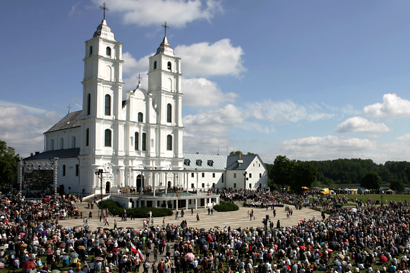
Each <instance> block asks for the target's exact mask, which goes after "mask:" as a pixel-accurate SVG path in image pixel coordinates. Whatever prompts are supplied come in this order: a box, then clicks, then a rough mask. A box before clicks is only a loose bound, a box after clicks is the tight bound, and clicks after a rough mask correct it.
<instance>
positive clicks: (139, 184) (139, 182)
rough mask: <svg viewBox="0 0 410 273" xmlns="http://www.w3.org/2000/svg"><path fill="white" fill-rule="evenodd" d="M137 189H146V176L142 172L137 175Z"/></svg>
mask: <svg viewBox="0 0 410 273" xmlns="http://www.w3.org/2000/svg"><path fill="white" fill-rule="evenodd" d="M137 190H138V191H141V190H144V176H142V175H140V174H139V175H138V176H137Z"/></svg>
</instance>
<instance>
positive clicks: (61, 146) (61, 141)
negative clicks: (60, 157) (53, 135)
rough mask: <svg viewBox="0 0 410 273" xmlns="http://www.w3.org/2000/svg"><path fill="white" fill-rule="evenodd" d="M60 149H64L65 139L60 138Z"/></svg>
mask: <svg viewBox="0 0 410 273" xmlns="http://www.w3.org/2000/svg"><path fill="white" fill-rule="evenodd" d="M60 149H64V138H60Z"/></svg>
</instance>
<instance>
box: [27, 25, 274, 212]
mask: <svg viewBox="0 0 410 273" xmlns="http://www.w3.org/2000/svg"><path fill="white" fill-rule="evenodd" d="M83 61H84V79H83V81H82V84H83V110H82V111H77V112H73V113H68V115H67V116H65V117H64V118H63V119H62V120H60V121H59V122H58V123H57V124H55V125H54V126H53V127H52V128H51V129H49V130H48V131H47V132H45V133H44V152H42V153H36V155H33V156H31V157H29V158H26V159H24V162H25V166H31V169H33V168H34V169H35V168H36V167H35V166H40V165H41V163H45V162H51V160H52V159H53V158H58V168H57V184H58V185H57V186H58V187H59V189H60V190H64V191H65V192H71V193H85V194H92V193H100V192H101V190H102V192H103V193H114V192H116V193H118V192H123V193H124V192H129V191H133V190H136V191H138V190H140V191H141V190H142V191H143V192H144V193H146V194H147V193H150V194H151V195H152V197H157V196H158V195H160V193H161V194H167V193H168V191H169V190H171V189H172V191H173V193H175V194H176V196H175V197H176V198H177V197H178V193H177V191H180V192H184V191H186V192H188V191H193V190H195V191H198V190H199V191H206V190H208V189H210V188H237V189H241V188H244V187H246V188H247V189H256V188H258V187H260V188H266V187H267V170H266V168H265V166H264V164H263V163H262V161H261V159H260V158H259V156H257V155H252V156H248V155H246V156H243V157H242V158H241V159H238V158H237V157H227V156H210V155H184V154H183V129H184V127H183V125H182V95H183V94H182V91H181V76H182V74H181V73H182V72H181V59H180V58H178V57H176V56H175V55H174V52H173V49H172V48H171V46H170V44H169V43H168V40H167V37H164V39H163V41H162V43H161V44H160V46H159V47H158V49H157V52H156V54H155V55H153V56H151V57H150V58H149V72H148V89H147V90H145V89H143V88H141V87H140V85H138V86H137V87H136V88H135V89H134V90H130V91H128V92H126V98H125V100H123V90H122V88H123V85H124V83H123V81H122V65H123V63H124V61H123V60H122V43H120V42H118V41H116V39H115V37H114V34H113V33H112V32H111V29H110V28H109V27H108V25H107V23H106V20H105V19H104V20H103V21H102V23H101V24H100V25H99V26H98V28H97V31H96V32H95V33H94V35H93V38H92V39H90V40H88V41H86V43H85V57H84V60H83ZM197 160H202V163H201V165H198V164H199V161H197ZM189 161H191V163H189ZM211 161H212V163H211ZM99 169H103V170H104V174H103V179H102V180H103V181H102V184H103V185H102V187H101V180H100V178H99V176H98V175H96V171H97V170H99ZM244 172H247V176H246V177H245V176H244ZM246 179H247V180H246ZM208 201H209V200H208ZM218 201H219V198H218ZM143 204H144V205H148V204H150V205H152V206H160V205H161V204H160V202H159V201H158V203H155V202H154V203H143ZM136 205H141V203H134V204H133V205H131V206H136ZM165 205H166V206H168V203H167V204H165ZM196 205H197V204H196ZM129 206H130V205H129ZM171 206H172V207H175V205H172V204H171ZM176 206H178V205H176Z"/></svg>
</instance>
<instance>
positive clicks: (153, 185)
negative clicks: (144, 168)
mask: <svg viewBox="0 0 410 273" xmlns="http://www.w3.org/2000/svg"><path fill="white" fill-rule="evenodd" d="M151 175H152V193H153V196H154V197H155V172H153V173H152V174H151V173H150V174H149V176H150V181H151Z"/></svg>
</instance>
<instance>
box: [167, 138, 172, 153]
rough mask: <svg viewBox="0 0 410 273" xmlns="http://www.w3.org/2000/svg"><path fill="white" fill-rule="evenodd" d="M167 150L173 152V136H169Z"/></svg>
mask: <svg viewBox="0 0 410 273" xmlns="http://www.w3.org/2000/svg"><path fill="white" fill-rule="evenodd" d="M167 150H168V151H172V136H171V135H167Z"/></svg>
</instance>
